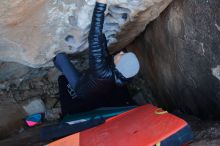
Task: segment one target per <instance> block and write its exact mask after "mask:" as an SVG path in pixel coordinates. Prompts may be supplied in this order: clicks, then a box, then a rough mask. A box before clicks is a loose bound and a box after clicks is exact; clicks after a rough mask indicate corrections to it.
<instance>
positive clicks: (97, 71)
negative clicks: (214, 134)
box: [75, 2, 128, 99]
mask: <svg viewBox="0 0 220 146" xmlns="http://www.w3.org/2000/svg"><path fill="white" fill-rule="evenodd" d="M105 9H106V4H102V3H98V2H96V5H95V8H94V11H93V17H92V24H91V29H90V32H89V37H88V41H89V71H88V72H87V73H86V74H85V75H83V76H82V77H81V79H80V80H79V82H78V84H77V86H76V88H75V91H76V94H77V95H78V96H79V97H80V98H82V99H83V98H87V99H88V98H91V99H94V98H97V99H100V97H101V98H105V96H106V95H109V94H111V92H112V91H113V90H115V89H116V88H118V87H119V86H123V85H124V84H125V83H126V82H127V81H128V80H127V79H126V78H125V77H124V76H123V75H122V74H121V73H120V72H119V71H118V70H117V69H116V68H115V65H114V62H113V58H112V56H111V55H109V52H108V49H107V42H106V38H105V35H104V34H103V33H102V30H103V23H104V17H105V15H104V12H105Z"/></svg>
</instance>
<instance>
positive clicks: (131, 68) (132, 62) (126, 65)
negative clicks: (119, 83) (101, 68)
mask: <svg viewBox="0 0 220 146" xmlns="http://www.w3.org/2000/svg"><path fill="white" fill-rule="evenodd" d="M115 67H116V69H117V70H118V71H119V72H120V73H121V74H122V75H123V76H124V77H125V78H131V77H133V76H135V75H136V74H137V73H138V71H139V69H140V64H139V61H138V59H137V57H136V55H135V54H134V53H132V52H129V53H125V54H123V55H122V56H121V58H120V60H119V62H118V63H117V64H116V65H115Z"/></svg>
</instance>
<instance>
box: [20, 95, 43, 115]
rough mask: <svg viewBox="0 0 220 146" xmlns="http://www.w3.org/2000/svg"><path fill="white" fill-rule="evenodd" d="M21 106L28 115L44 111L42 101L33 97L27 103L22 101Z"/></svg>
mask: <svg viewBox="0 0 220 146" xmlns="http://www.w3.org/2000/svg"><path fill="white" fill-rule="evenodd" d="M22 107H23V109H24V110H25V112H26V113H27V114H28V115H32V114H37V113H45V111H46V108H45V105H44V102H43V101H42V100H41V99H33V100H31V101H28V102H27V103H23V105H22Z"/></svg>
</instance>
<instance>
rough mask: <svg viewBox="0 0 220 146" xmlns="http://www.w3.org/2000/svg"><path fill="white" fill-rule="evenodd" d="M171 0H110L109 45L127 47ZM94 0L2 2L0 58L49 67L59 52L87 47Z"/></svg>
mask: <svg viewBox="0 0 220 146" xmlns="http://www.w3.org/2000/svg"><path fill="white" fill-rule="evenodd" d="M171 1H172V0H139V1H137V0H109V1H108V2H109V5H108V11H107V12H106V15H107V16H106V20H105V28H104V32H105V33H106V36H107V38H108V40H109V45H110V44H112V46H114V47H116V48H123V47H125V46H126V45H127V44H128V43H129V42H131V41H132V40H133V39H134V38H135V37H136V36H137V35H138V34H139V33H140V32H142V31H143V30H144V28H145V26H146V24H148V23H149V22H150V21H152V20H153V19H155V18H156V17H158V16H159V14H160V12H161V11H163V10H164V9H165V8H166V7H167V6H168V4H169V3H170V2H171ZM94 3H95V0H83V1H82V0H74V1H71V0H37V1H36V0H16V1H14V0H7V1H0V60H3V61H13V62H18V63H21V64H25V65H28V66H31V67H40V66H48V65H52V63H50V61H51V59H52V58H53V57H54V55H55V52H57V51H65V52H68V53H73V52H74V53H76V52H80V51H83V50H85V49H86V48H87V46H88V43H87V37H88V31H89V27H90V21H91V16H92V11H93V7H94ZM128 34H129V35H128ZM67 36H68V37H67ZM66 41H68V42H66ZM68 46H69V47H68Z"/></svg>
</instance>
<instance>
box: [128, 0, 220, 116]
mask: <svg viewBox="0 0 220 146" xmlns="http://www.w3.org/2000/svg"><path fill="white" fill-rule="evenodd" d="M219 8H220V1H219V0H202V1H201V0H193V1H192V0H184V1H183V0H175V1H173V2H172V4H171V5H170V6H169V7H168V8H167V9H166V10H165V11H164V12H163V13H162V14H161V15H160V17H158V18H157V19H156V20H155V21H154V22H152V23H150V24H149V25H148V26H147V28H146V30H145V32H144V33H143V34H142V35H141V36H139V38H138V39H137V40H136V41H135V42H134V43H133V44H131V45H130V49H133V50H135V52H136V53H137V54H139V59H140V60H141V63H142V65H141V66H142V73H143V75H144V77H145V79H146V80H147V81H148V83H149V85H150V87H151V89H152V92H153V94H154V96H155V99H156V100H157V102H158V103H159V105H160V106H162V107H164V108H166V109H169V110H173V109H181V110H182V111H183V112H187V113H190V114H194V115H197V116H199V117H202V118H214V119H215V118H216V119H220V116H219V113H220V106H219V105H220V78H219V77H220V15H219V14H220V9H219Z"/></svg>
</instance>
